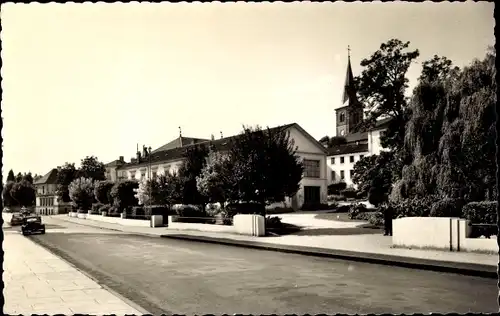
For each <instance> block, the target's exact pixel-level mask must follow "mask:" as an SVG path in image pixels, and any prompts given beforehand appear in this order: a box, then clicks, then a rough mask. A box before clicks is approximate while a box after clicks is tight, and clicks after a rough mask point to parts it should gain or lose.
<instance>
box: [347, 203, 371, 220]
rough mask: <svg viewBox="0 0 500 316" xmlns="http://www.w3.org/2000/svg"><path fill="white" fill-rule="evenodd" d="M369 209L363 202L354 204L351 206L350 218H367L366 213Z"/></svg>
mask: <svg viewBox="0 0 500 316" xmlns="http://www.w3.org/2000/svg"><path fill="white" fill-rule="evenodd" d="M367 210H368V209H367V208H366V206H365V205H364V204H362V203H357V204H352V205H350V207H349V212H348V213H347V215H348V216H349V218H350V219H360V220H361V219H363V220H364V219H365V216H364V213H366V211H367Z"/></svg>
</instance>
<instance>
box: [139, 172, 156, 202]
mask: <svg viewBox="0 0 500 316" xmlns="http://www.w3.org/2000/svg"><path fill="white" fill-rule="evenodd" d="M134 192H135V195H134V196H135V197H136V199H137V201H138V203H139V205H156V204H158V197H159V193H160V192H159V184H158V181H157V180H156V179H153V180H148V179H145V178H144V179H142V180H141V181H139V186H138V188H137V189H134Z"/></svg>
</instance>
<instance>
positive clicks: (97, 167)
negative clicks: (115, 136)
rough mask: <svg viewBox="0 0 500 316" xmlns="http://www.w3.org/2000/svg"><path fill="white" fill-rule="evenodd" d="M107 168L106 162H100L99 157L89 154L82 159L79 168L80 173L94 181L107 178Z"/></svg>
mask: <svg viewBox="0 0 500 316" xmlns="http://www.w3.org/2000/svg"><path fill="white" fill-rule="evenodd" d="M105 174H106V168H105V167H104V163H102V162H100V161H99V160H98V159H97V157H94V156H87V157H85V158H83V159H82V161H81V166H80V170H79V175H80V176H81V177H84V178H89V179H92V180H94V181H102V180H105V179H106V175H105Z"/></svg>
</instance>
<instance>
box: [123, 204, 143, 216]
mask: <svg viewBox="0 0 500 316" xmlns="http://www.w3.org/2000/svg"><path fill="white" fill-rule="evenodd" d="M129 211H130V214H129V213H127V215H130V217H142V216H144V215H145V213H144V207H142V206H132V207H131V208H129Z"/></svg>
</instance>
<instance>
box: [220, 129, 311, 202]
mask: <svg viewBox="0 0 500 316" xmlns="http://www.w3.org/2000/svg"><path fill="white" fill-rule="evenodd" d="M229 154H230V161H231V164H232V174H233V178H234V181H235V185H234V188H235V190H237V193H238V194H237V195H238V200H241V201H244V202H257V203H261V204H262V205H264V204H266V203H274V202H282V201H283V200H284V198H285V197H286V196H293V195H295V193H296V192H297V191H298V189H299V183H300V181H301V179H302V173H303V165H302V162H301V161H300V160H299V157H298V156H297V155H296V147H295V145H294V143H293V140H291V139H290V134H289V132H288V131H286V130H284V129H280V128H276V129H269V128H268V129H267V130H262V129H261V128H259V127H256V128H254V129H252V128H248V127H244V131H243V133H241V134H240V135H239V136H238V137H236V138H234V139H233V140H232V142H231V149H230V152H229Z"/></svg>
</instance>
